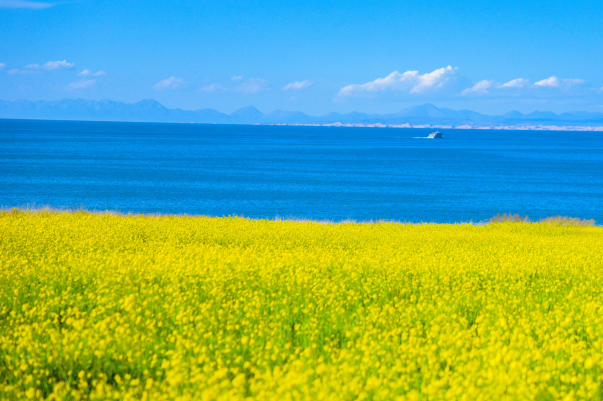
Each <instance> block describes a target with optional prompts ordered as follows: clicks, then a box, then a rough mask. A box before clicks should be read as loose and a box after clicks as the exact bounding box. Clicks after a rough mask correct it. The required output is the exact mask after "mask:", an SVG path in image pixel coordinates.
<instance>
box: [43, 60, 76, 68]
mask: <svg viewBox="0 0 603 401" xmlns="http://www.w3.org/2000/svg"><path fill="white" fill-rule="evenodd" d="M74 65H75V64H74V63H68V62H67V60H63V61H48V62H47V63H45V64H44V65H43V66H42V68H44V69H45V70H68V69H70V68H73V66H74Z"/></svg>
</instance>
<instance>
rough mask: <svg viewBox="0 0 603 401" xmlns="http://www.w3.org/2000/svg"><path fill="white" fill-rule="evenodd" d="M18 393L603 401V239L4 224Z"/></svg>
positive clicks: (6, 309) (57, 217)
mask: <svg viewBox="0 0 603 401" xmlns="http://www.w3.org/2000/svg"><path fill="white" fill-rule="evenodd" d="M0 233H1V237H0V266H1V268H0V398H1V399H52V400H59V399H69V400H79V399H94V400H105V399H123V400H130V399H144V400H164V399H165V400H168V399H169V400H172V399H174V400H175V399H178V400H243V399H246V400H253V399H258V400H444V399H452V400H554V399H565V400H571V399H600V398H601V397H602V396H603V390H602V389H603V292H602V291H603V289H602V283H603V228H601V227H567V226H561V225H558V226H555V225H550V224H543V223H534V224H528V223H507V222H505V223H495V224H487V225H482V226H474V225H437V224H423V225H410V224H394V223H375V224H354V223H345V224H321V223H313V222H283V221H268V220H248V219H242V218H200V217H175V216H172V217H170V216H167V217H152V216H146V217H143V216H115V215H109V214H92V213H49V212H18V211H14V212H2V213H0Z"/></svg>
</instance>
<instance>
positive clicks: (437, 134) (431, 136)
mask: <svg viewBox="0 0 603 401" xmlns="http://www.w3.org/2000/svg"><path fill="white" fill-rule="evenodd" d="M429 138H444V135H442V133H441V132H440V131H436V132H432V133H431V134H429Z"/></svg>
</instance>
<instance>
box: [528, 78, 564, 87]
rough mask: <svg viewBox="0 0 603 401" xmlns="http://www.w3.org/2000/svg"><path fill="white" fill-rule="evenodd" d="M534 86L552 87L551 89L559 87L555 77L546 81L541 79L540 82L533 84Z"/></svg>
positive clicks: (557, 79)
mask: <svg viewBox="0 0 603 401" xmlns="http://www.w3.org/2000/svg"><path fill="white" fill-rule="evenodd" d="M534 85H536V86H552V87H555V88H557V87H559V78H557V77H550V78H547V79H543V80H542V81H538V82H535V83H534Z"/></svg>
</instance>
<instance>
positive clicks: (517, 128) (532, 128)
mask: <svg viewBox="0 0 603 401" xmlns="http://www.w3.org/2000/svg"><path fill="white" fill-rule="evenodd" d="M0 121H52V122H89V123H125V124H199V125H253V126H281V127H336V128H398V129H400V128H410V129H442V130H443V129H450V130H457V129H463V130H495V131H577V132H578V131H579V132H603V126H589V125H573V126H572V125H475V126H473V125H468V124H465V125H439V124H433V125H431V124H417V125H411V124H408V123H406V124H382V123H375V124H362V123H360V124H346V123H340V122H335V123H328V124H326V123H325V124H319V123H312V124H285V123H282V124H276V123H274V124H270V123H209V122H194V121H180V122H177V121H123V120H84V119H49V118H5V117H0Z"/></svg>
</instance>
